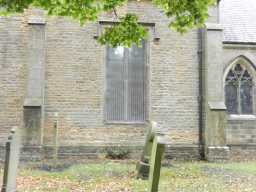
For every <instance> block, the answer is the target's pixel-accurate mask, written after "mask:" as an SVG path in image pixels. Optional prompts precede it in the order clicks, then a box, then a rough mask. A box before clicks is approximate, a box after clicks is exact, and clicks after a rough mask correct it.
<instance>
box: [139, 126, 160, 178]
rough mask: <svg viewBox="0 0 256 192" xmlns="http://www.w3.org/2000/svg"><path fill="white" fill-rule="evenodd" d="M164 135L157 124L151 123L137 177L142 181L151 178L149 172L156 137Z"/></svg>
mask: <svg viewBox="0 0 256 192" xmlns="http://www.w3.org/2000/svg"><path fill="white" fill-rule="evenodd" d="M160 135H163V134H162V133H161V131H160V130H159V129H158V127H157V123H156V122H152V123H151V127H150V129H149V130H148V133H147V137H146V142H145V146H144V149H143V152H142V156H141V160H140V162H139V163H138V164H137V171H138V175H137V177H138V178H140V179H148V178H149V170H150V158H151V154H152V146H153V141H154V137H155V136H160Z"/></svg>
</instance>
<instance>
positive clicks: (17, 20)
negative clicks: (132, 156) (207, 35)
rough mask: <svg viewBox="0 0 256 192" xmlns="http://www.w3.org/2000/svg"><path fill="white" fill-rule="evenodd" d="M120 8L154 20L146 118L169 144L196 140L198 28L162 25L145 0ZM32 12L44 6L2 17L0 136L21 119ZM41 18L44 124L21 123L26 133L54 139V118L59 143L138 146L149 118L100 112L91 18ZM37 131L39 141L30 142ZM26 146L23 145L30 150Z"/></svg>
mask: <svg viewBox="0 0 256 192" xmlns="http://www.w3.org/2000/svg"><path fill="white" fill-rule="evenodd" d="M118 12H119V13H120V14H122V13H124V12H136V13H137V14H138V15H139V16H140V21H142V22H145V23H153V24H155V26H156V28H155V30H156V33H157V36H158V37H160V41H154V34H153V31H154V29H152V28H151V29H150V31H151V32H150V37H149V40H148V42H147V46H148V50H147V51H148V52H147V54H148V63H147V67H148V82H149V83H148V85H149V87H148V90H149V96H148V100H149V104H148V108H149V120H151V121H156V122H158V123H159V125H160V127H161V128H162V129H163V130H164V131H165V133H166V134H167V137H168V139H169V143H171V144H172V145H174V146H175V145H176V144H179V145H186V146H189V145H197V144H198V142H199V141H198V135H199V133H198V132H199V129H198V118H199V117H198V100H197V99H198V81H199V80H198V63H199V62H198V33H197V30H192V31H190V32H188V33H186V34H184V35H180V34H178V33H176V32H173V31H171V30H170V29H169V28H168V27H167V26H168V22H169V20H168V19H167V18H166V17H165V16H164V14H163V13H162V12H161V11H160V10H158V9H157V8H155V7H154V6H153V5H152V4H151V3H150V2H148V1H140V2H137V1H130V2H129V4H128V6H127V7H124V8H121V9H120V10H118ZM34 15H35V17H37V16H38V15H39V16H40V17H44V16H43V14H42V12H40V11H31V10H30V11H28V13H26V14H24V15H23V16H17V17H10V18H0V27H1V28H0V36H1V38H0V48H1V49H0V67H1V70H0V71H1V72H0V80H1V84H0V86H1V90H3V91H1V92H0V93H1V96H2V97H1V100H0V106H1V109H4V110H1V115H0V127H1V129H0V138H1V143H3V142H4V140H5V138H6V137H7V133H8V130H9V128H10V127H11V126H12V125H18V126H20V127H24V126H23V104H24V102H25V99H24V97H25V96H26V87H27V85H28V84H27V83H28V82H27V81H28V80H29V77H28V74H29V70H27V66H28V62H29V61H28V55H29V53H28V46H29V42H30V41H31V39H29V36H28V31H29V25H28V22H29V19H30V18H33V17H34ZM112 19H113V15H111V14H105V15H102V16H101V17H100V20H112ZM45 20H46V22H45V41H46V42H45V66H44V68H45V78H44V80H42V81H44V82H42V83H43V84H44V99H43V104H42V106H41V107H42V109H43V110H42V114H41V115H38V117H41V118H42V124H41V126H42V127H40V131H38V135H35V136H33V138H31V137H29V136H28V135H27V134H29V132H30V131H29V130H26V128H23V129H24V130H23V132H24V134H25V135H26V137H25V140H26V138H28V139H30V140H31V141H33V142H32V144H33V143H34V144H35V143H41V142H42V144H43V145H44V146H45V147H52V146H53V145H54V139H55V133H54V132H55V130H54V121H56V120H58V123H59V126H58V127H59V137H58V143H59V144H60V146H61V147H63V149H65V147H66V149H67V148H69V147H71V148H72V147H73V148H74V149H75V148H83V147H84V148H86V147H89V148H90V147H91V148H93V147H99V148H100V147H104V146H106V145H120V146H135V147H137V146H138V147H139V146H142V145H143V144H144V137H145V133H146V129H147V128H148V125H147V124H142V125H139V124H128V125H126V124H108V123H106V122H105V120H104V88H105V46H101V45H99V44H98V43H97V41H96V40H95V39H94V36H95V34H97V24H94V23H88V24H87V25H86V26H83V27H81V26H80V25H79V23H77V22H76V21H72V20H71V19H68V18H56V17H46V18H45ZM40 21H41V20H40ZM33 24H34V25H37V24H36V23H33ZM39 24H41V23H39ZM2 29H3V30H2ZM56 112H57V113H58V118H57V117H56V115H55V113H56ZM28 114H29V113H28ZM24 119H27V118H24ZM33 133H36V132H33ZM36 138H38V140H40V139H42V141H38V142H36V141H35V139H36ZM27 143H29V142H27ZM30 144H31V143H30ZM27 149H28V150H27V151H28V153H29V151H33V150H34V149H32V148H29V147H28V148H27ZM186 150H187V151H189V149H187V148H186ZM74 151H75V150H74ZM181 151H182V150H181ZM182 153H183V152H181V154H182ZM176 154H178V150H177V152H176Z"/></svg>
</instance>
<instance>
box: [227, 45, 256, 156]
mask: <svg viewBox="0 0 256 192" xmlns="http://www.w3.org/2000/svg"><path fill="white" fill-rule="evenodd" d="M239 58H242V60H244V59H245V60H246V61H248V62H249V63H250V65H251V70H252V71H251V72H252V74H254V78H255V77H256V46H255V45H246V44H244V45H239V44H224V45H223V74H224V73H226V70H227V68H228V67H229V66H230V65H231V64H232V62H234V61H235V60H236V59H239ZM242 60H241V61H242ZM254 80H255V79H254ZM254 83H255V81H254ZM223 86H224V85H223ZM227 119H228V125H227V129H226V135H227V144H228V145H229V146H230V149H231V150H230V151H231V158H232V159H237V160H241V159H255V151H256V87H255V84H254V114H252V115H227ZM243 157H244V158H243Z"/></svg>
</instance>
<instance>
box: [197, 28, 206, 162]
mask: <svg viewBox="0 0 256 192" xmlns="http://www.w3.org/2000/svg"><path fill="white" fill-rule="evenodd" d="M198 59H199V67H198V78H199V85H198V88H199V90H198V113H199V118H198V125H199V154H200V159H201V160H204V159H205V154H204V136H203V131H204V130H203V129H204V128H203V127H204V123H203V29H202V28H200V29H198Z"/></svg>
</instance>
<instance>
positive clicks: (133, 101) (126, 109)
mask: <svg viewBox="0 0 256 192" xmlns="http://www.w3.org/2000/svg"><path fill="white" fill-rule="evenodd" d="M145 54H146V49H145V42H144V41H142V45H141V47H138V46H136V45H132V47H131V48H125V47H117V48H111V47H107V58H106V59H107V61H106V96H105V119H106V120H107V122H145V120H146V116H147V111H146V95H147V90H146V87H147V85H146V82H147V75H146V59H145V58H146V55H145Z"/></svg>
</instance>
